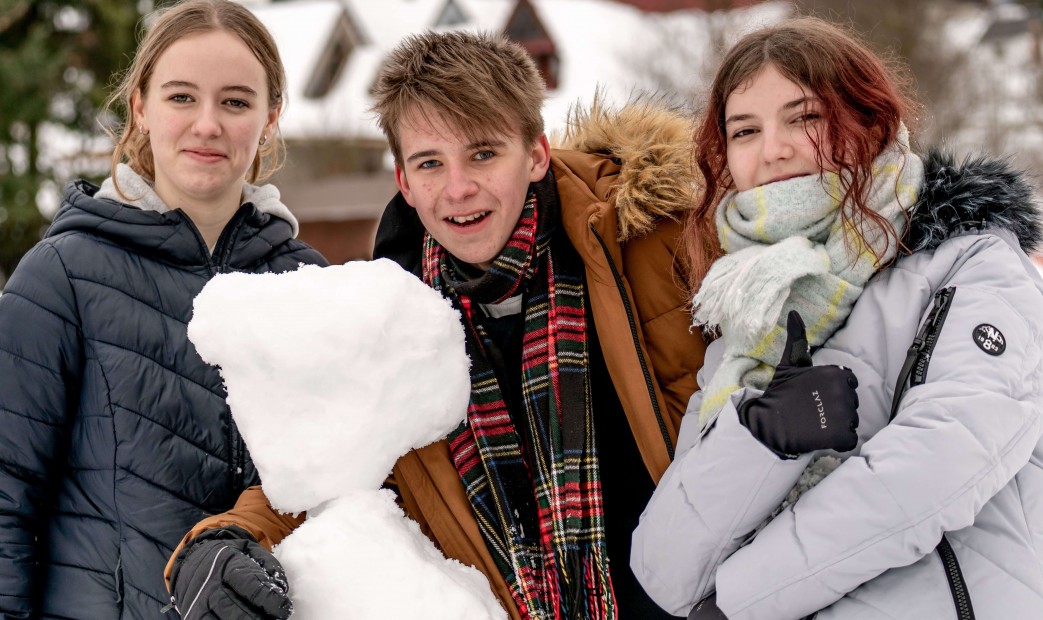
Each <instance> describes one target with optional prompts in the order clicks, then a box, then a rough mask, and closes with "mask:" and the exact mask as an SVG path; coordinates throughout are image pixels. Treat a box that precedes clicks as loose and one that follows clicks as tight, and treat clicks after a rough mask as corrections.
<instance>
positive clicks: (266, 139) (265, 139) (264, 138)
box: [258, 136, 268, 146]
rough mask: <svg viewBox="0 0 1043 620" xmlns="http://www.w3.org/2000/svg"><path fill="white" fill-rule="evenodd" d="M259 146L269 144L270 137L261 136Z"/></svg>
mask: <svg viewBox="0 0 1043 620" xmlns="http://www.w3.org/2000/svg"><path fill="white" fill-rule="evenodd" d="M258 144H259V145H261V146H264V145H265V144H268V136H261V141H260V142H258Z"/></svg>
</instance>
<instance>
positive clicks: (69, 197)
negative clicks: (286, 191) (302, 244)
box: [46, 180, 293, 269]
mask: <svg viewBox="0 0 1043 620" xmlns="http://www.w3.org/2000/svg"><path fill="white" fill-rule="evenodd" d="M99 189H100V188H99V187H98V186H96V185H94V184H92V183H89V182H87V181H82V180H81V181H76V182H74V183H71V184H69V186H68V187H66V190H65V196H64V198H63V200H62V207H61V209H60V210H59V211H58V214H57V215H55V217H54V222H53V223H52V224H51V227H50V228H49V229H48V231H47V234H46V237H48V238H53V237H56V236H58V235H62V234H64V233H69V232H82V233H87V234H89V235H92V236H95V237H99V238H102V239H105V240H108V241H111V242H112V243H113V244H115V245H117V246H120V247H123V248H127V249H130V250H132V251H135V252H137V253H140V254H144V255H149V256H155V257H158V258H160V259H161V260H165V261H169V262H171V263H175V264H178V265H182V266H184V267H186V268H204V267H205V266H207V265H212V263H214V262H220V263H221V264H223V265H227V266H228V267H230V268H232V269H236V268H244V267H246V266H250V265H253V264H255V263H256V262H257V261H259V260H262V259H263V258H264V257H265V256H267V255H268V254H269V253H271V251H272V248H274V247H278V246H280V245H282V244H284V243H285V242H287V241H289V240H291V239H292V238H293V227H292V226H291V223H290V222H289V221H287V220H285V219H282V218H281V217H275V216H273V215H270V214H268V213H263V212H261V211H260V210H258V209H257V208H256V206H255V205H254V204H253V203H250V202H248V203H245V204H243V206H241V207H240V208H239V211H238V212H237V213H236V214H235V215H234V216H233V217H232V220H231V221H230V223H229V225H230V226H234V233H235V234H234V235H232V237H231V239H232V241H231V242H232V246H230V247H229V246H225V248H224V249H222V251H221V257H218V256H214V257H213V258H212V259H211V257H210V252H209V251H208V250H207V248H206V247H205V244H204V243H203V240H202V237H201V236H200V235H199V233H198V232H197V231H196V228H195V226H194V225H193V224H192V223H191V221H190V220H189V218H188V216H186V215H185V214H184V213H182V212H181V211H164V212H159V211H155V210H146V209H142V208H139V207H135V206H130V205H126V204H123V203H121V202H114V201H112V200H99V199H98V198H97V194H98V192H99Z"/></svg>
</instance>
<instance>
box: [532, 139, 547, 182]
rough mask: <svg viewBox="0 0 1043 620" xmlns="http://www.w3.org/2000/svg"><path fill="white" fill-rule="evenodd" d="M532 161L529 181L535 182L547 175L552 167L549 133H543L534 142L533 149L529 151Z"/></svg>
mask: <svg viewBox="0 0 1043 620" xmlns="http://www.w3.org/2000/svg"><path fill="white" fill-rule="evenodd" d="M529 158H530V159H531V161H532V164H531V166H530V167H529V182H530V183H535V182H536V181H539V180H540V179H542V178H543V177H545V176H546V175H547V168H549V167H550V142H549V141H548V140H547V134H545V133H541V134H540V135H539V137H537V138H536V140H534V141H533V143H532V151H531V152H530V153H529Z"/></svg>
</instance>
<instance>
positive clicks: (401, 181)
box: [395, 164, 416, 209]
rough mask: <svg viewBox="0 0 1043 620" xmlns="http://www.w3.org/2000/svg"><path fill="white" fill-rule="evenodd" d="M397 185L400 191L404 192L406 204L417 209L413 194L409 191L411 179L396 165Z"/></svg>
mask: <svg viewBox="0 0 1043 620" xmlns="http://www.w3.org/2000/svg"><path fill="white" fill-rule="evenodd" d="M395 185H398V191H400V192H402V197H403V198H405V199H406V203H408V204H409V206H411V207H413V208H414V209H415V208H416V207H415V206H413V199H412V193H411V191H410V189H409V179H407V178H406V171H405V170H403V169H402V167H401V166H399V165H398V164H395Z"/></svg>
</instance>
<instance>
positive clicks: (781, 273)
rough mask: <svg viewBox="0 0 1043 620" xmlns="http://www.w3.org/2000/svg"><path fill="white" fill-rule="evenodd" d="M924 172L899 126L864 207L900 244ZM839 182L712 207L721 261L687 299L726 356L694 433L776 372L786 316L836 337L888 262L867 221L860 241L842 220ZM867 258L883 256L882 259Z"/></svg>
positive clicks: (891, 249) (750, 193)
mask: <svg viewBox="0 0 1043 620" xmlns="http://www.w3.org/2000/svg"><path fill="white" fill-rule="evenodd" d="M922 181H923V164H922V162H921V161H920V158H919V157H917V156H916V155H914V154H912V153H910V152H909V133H908V131H906V128H905V126H904V125H902V126H900V128H899V131H898V135H897V137H896V138H895V140H894V142H893V143H892V144H891V145H890V146H888V148H886V149H885V150H884V151H883V152H882V153H881V154H880V155H879V156H878V157H877V158H876V159H875V160H874V161H873V170H872V185H871V187H870V191H869V196H868V201H867V204H868V205H869V207H870V208H871V209H873V210H874V211H876V212H877V213H879V214H880V215H882V216H884V217H885V218H887V220H888V221H889V222H890V223H891V225H892V226H894V229H895V232H896V233H897V234H898V237H899V238H901V236H902V233H903V232H904V231H905V227H906V223H907V215H906V210H907V209H909V208H910V207H912V205H913V203H915V202H916V196H917V192H918V190H919V188H920V184H921V182H922ZM841 195H842V192H841V185H840V176H839V175H838V174H837V173H824V174H822V175H820V176H818V175H812V176H804V177H797V178H794V179H790V180H787V181H780V182H778V183H771V184H768V185H763V186H760V187H755V188H753V189H749V190H746V191H742V192H731V193H729V194H728V195H726V196H725V197H724V199H723V200H722V201H721V203H720V205H719V206H718V207H717V234H718V237H719V238H720V241H721V247H722V248H723V249H724V252H725V255H724V256H722V257H721V258H720V259H718V260H717V261H716V262H715V263H714V264H713V266H712V267H711V268H710V271H709V273H707V275H706V278H705V279H704V280H703V283H702V286H701V288H700V289H699V292H698V293H697V294H696V295H695V298H694V299H693V300H692V301H693V305H694V308H695V311H694V318H695V322H696V323H697V324H703V325H717V326H719V327H720V330H721V333H722V335H723V337H724V342H725V345H724V347H725V349H724V358H723V360H722V362H721V365H720V367H718V369H717V372H716V373H714V375H713V377H712V378H711V379H710V381H709V383H708V384H707V385H706V386H704V387H703V393H704V398H703V404H702V408H701V409H700V411H699V422H700V425H704V424H706V422H707V421H709V420H710V419H711V418H712V417H713V415H714V414H716V413H717V412H718V411H719V410H720V409H721V407H723V406H724V403H725V402H726V400H727V399H728V396H729V395H730V394H731V393H732V392H734V391H735V390H737V389H739V388H741V387H745V386H751V387H755V388H759V389H763V388H765V387H766V386H767V385H768V382H769V381H770V380H771V377H772V375H773V374H774V373H775V364H776V363H777V362H778V360H779V357H780V356H781V354H782V346H783V344H784V342H785V340H786V316H787V315H788V314H789V311H790V310H797V311H798V312H800V316H801V317H802V318H803V319H804V323H805V324H806V325H807V333H808V342H809V343H810V344H811V345H820V344H822V343H823V342H825V341H826V339H828V338H829V337H830V336H831V335H833V332H835V331H836V330H837V329H838V328H839V327H840V326H841V325H843V324H844V321H846V320H847V315H848V313H849V312H850V311H851V308H852V306H854V303H855V300H857V299H858V296H859V295H861V294H862V289H863V287H864V285H865V283H866V281H867V280H869V278H870V277H871V276H872V275H873V274H874V273H876V271H877V270H878V269H879V268H880V265H881V264H886V263H887V262H889V261H890V260H891V259H892V258H894V256H895V253H896V252H897V247H896V244H895V243H894V241H893V240H892V241H891V243H889V244H888V243H887V240H886V237H885V235H884V231H883V230H882V229H880V227H878V226H874V225H872V223H871V222H869V221H867V222H865V225H864V228H865V229H866V230H865V233H866V234H865V239H864V240H863V239H862V238H861V237H860V236H859V234H858V231H857V230H855V229H853V228H852V227H851V226H850V225H845V224H844V220H843V219H842V218H841V217H840V214H841V210H840V197H841ZM873 250H875V251H876V253H877V255H880V257H881V260H880V261H878V260H877V259H876V258H875V257H874V254H873Z"/></svg>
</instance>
